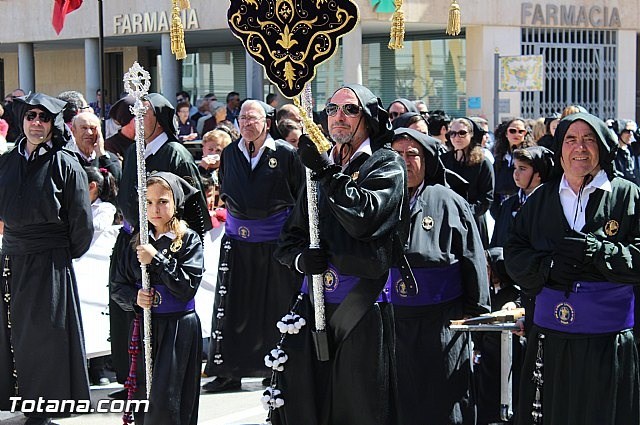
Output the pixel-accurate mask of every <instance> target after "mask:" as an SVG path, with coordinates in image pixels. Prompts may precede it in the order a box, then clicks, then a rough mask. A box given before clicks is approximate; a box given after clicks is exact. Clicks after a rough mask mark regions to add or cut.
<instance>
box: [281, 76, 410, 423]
mask: <svg viewBox="0 0 640 425" xmlns="http://www.w3.org/2000/svg"><path fill="white" fill-rule="evenodd" d="M325 112H326V113H327V116H328V128H329V133H330V135H331V138H332V139H333V140H334V141H335V142H336V146H335V147H334V148H333V150H332V151H331V153H330V154H329V155H327V154H319V153H318V150H317V148H316V147H315V145H314V144H313V142H311V140H310V139H309V138H308V137H307V136H306V135H303V136H301V137H300V141H299V148H298V152H299V154H300V157H301V159H302V162H303V163H304V165H305V166H306V167H307V168H309V169H311V170H312V172H313V179H315V180H317V181H318V183H319V188H318V192H319V201H318V203H319V216H320V217H319V231H320V246H321V248H319V249H310V248H308V247H309V230H308V227H309V224H308V216H307V200H306V196H303V197H301V198H300V199H299V200H298V203H297V204H296V207H295V209H294V211H293V212H292V216H291V217H290V218H289V220H288V221H287V223H286V224H285V227H284V229H283V232H282V234H281V236H280V241H279V246H278V249H277V251H276V258H278V260H280V262H282V264H285V265H286V266H288V267H289V268H291V269H292V270H295V271H297V272H298V273H300V274H301V275H302V274H304V275H306V276H307V279H309V276H310V275H322V277H323V281H324V283H325V306H326V317H327V333H328V334H329V335H328V339H329V340H330V341H331V343H330V347H329V348H328V351H329V360H328V361H320V360H318V358H317V357H316V353H315V349H314V345H313V344H314V343H313V339H312V333H311V332H310V330H311V329H312V328H313V326H314V325H313V317H314V314H313V308H312V306H311V301H310V299H309V296H308V295H306V294H308V293H309V288H308V284H307V283H306V281H305V283H303V286H302V292H303V293H304V294H305V295H303V297H302V299H301V301H300V303H299V307H298V309H297V314H299V315H300V316H302V317H304V318H305V319H306V321H307V323H308V325H307V326H305V327H303V328H302V329H301V330H300V333H299V334H295V335H289V336H288V337H287V340H286V341H285V345H284V347H285V351H286V353H287V355H288V359H289V360H288V361H287V363H286V365H285V367H284V371H283V372H282V373H278V375H277V377H276V382H277V383H278V385H277V387H278V389H280V390H282V391H283V394H284V398H285V404H284V406H283V407H282V408H280V409H276V410H275V411H273V414H272V418H271V420H272V422H273V423H274V424H276V425H299V424H305V425H318V424H321V423H322V424H324V423H331V424H338V423H340V424H350V425H365V424H366V425H383V424H388V423H390V422H389V421H390V419H391V418H390V417H389V416H390V415H389V412H390V411H391V410H392V408H391V399H392V397H391V388H390V381H391V370H392V367H391V366H390V365H391V364H392V362H393V360H394V359H393V358H392V357H391V356H390V353H392V352H393V347H392V344H393V319H392V314H391V306H390V305H389V304H388V302H387V301H388V299H387V298H386V297H385V296H384V295H385V294H384V293H382V289H383V287H384V285H385V283H386V280H387V276H388V274H389V268H390V267H391V262H392V258H393V257H394V254H401V253H400V252H399V251H401V250H402V247H401V245H402V242H401V241H402V240H404V239H403V238H404V236H401V235H405V236H406V233H405V232H406V231H408V224H407V225H405V221H400V218H401V217H404V218H408V213H409V211H408V196H407V188H406V170H405V167H404V164H403V162H402V158H400V157H399V156H398V155H397V154H396V153H395V152H393V151H392V150H391V147H390V145H389V143H390V142H391V138H392V137H393V132H392V131H391V130H390V125H389V115H388V113H387V111H385V110H384V109H383V107H382V103H381V101H380V99H379V98H378V97H377V96H375V95H374V94H373V93H372V92H371V91H370V90H369V89H367V88H366V87H363V86H361V85H358V84H350V85H347V86H345V87H342V88H340V89H339V90H337V91H336V92H335V93H334V94H333V96H332V97H331V99H330V100H329V103H327V105H326V108H325ZM399 234H401V235H399ZM396 242H397V243H396ZM398 256H400V255H398ZM283 313H286V311H283ZM345 371H348V373H344V372H345Z"/></svg>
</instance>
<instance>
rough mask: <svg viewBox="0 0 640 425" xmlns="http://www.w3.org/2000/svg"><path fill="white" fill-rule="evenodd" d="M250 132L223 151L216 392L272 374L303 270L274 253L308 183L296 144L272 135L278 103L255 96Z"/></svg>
mask: <svg viewBox="0 0 640 425" xmlns="http://www.w3.org/2000/svg"><path fill="white" fill-rule="evenodd" d="M238 122H239V124H240V134H241V136H242V138H241V139H240V140H239V141H237V142H233V143H231V144H230V145H229V146H227V147H226V148H225V149H224V150H223V151H222V158H221V160H220V168H219V170H218V178H219V180H220V199H221V200H222V202H224V204H225V205H226V208H227V222H226V226H225V235H224V237H223V240H222V242H221V250H220V272H219V274H218V286H217V288H218V293H217V294H216V299H215V302H214V308H213V312H214V313H213V323H212V327H211V329H212V330H213V332H212V336H211V339H212V341H211V344H210V346H209V347H210V348H209V358H208V360H209V362H208V364H207V367H206V369H205V371H206V373H207V375H208V376H217V378H216V379H215V380H214V381H211V382H209V383H207V384H205V385H204V386H203V389H204V390H205V391H208V392H219V391H226V390H234V389H239V388H240V385H241V378H242V377H245V376H247V377H249V376H258V377H263V378H266V377H268V376H270V375H271V374H270V372H269V370H268V369H266V368H265V366H264V361H263V358H264V355H265V354H266V353H268V352H269V350H270V349H271V348H273V346H274V345H275V344H276V343H277V341H278V338H279V332H278V328H277V327H276V323H277V322H278V320H279V319H280V318H281V317H282V315H283V314H284V313H286V311H287V310H288V308H289V305H290V302H291V301H292V299H293V296H294V294H295V292H296V291H297V290H298V289H299V288H300V284H301V281H302V276H300V275H298V274H297V273H295V272H294V271H291V270H289V269H288V268H287V267H285V266H283V265H281V264H280V263H278V262H277V261H276V260H275V258H274V257H273V253H274V251H275V248H276V246H277V245H276V242H277V241H278V237H279V235H280V230H281V228H282V226H283V225H284V222H285V221H286V220H287V218H288V217H289V213H290V212H291V209H292V208H293V206H294V205H295V203H296V200H297V198H298V194H299V193H300V190H301V189H302V187H303V185H304V168H303V166H302V164H301V163H300V160H299V159H298V155H297V153H296V150H295V148H294V147H293V146H291V145H290V144H289V143H287V142H285V141H283V140H274V139H273V138H272V137H271V136H270V135H269V128H270V127H271V125H272V123H273V108H272V107H271V106H269V105H267V104H266V103H264V102H260V101H257V100H248V101H246V102H245V103H244V104H243V105H242V109H241V110H240V115H239V116H238Z"/></svg>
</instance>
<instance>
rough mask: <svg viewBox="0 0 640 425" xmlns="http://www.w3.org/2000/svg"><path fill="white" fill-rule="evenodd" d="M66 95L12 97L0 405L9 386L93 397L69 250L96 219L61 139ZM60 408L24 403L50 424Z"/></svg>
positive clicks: (25, 394) (53, 397)
mask: <svg viewBox="0 0 640 425" xmlns="http://www.w3.org/2000/svg"><path fill="white" fill-rule="evenodd" d="M65 105H66V102H64V101H61V100H58V99H55V98H53V97H50V96H47V95H44V94H42V93H33V94H31V95H29V96H28V97H26V98H19V99H16V100H15V101H14V107H15V108H16V112H17V114H16V117H20V121H19V123H20V127H21V128H20V129H21V133H22V136H21V137H20V138H19V139H18V142H17V145H16V148H15V149H13V150H12V151H11V152H9V153H7V154H5V155H3V156H2V157H0V219H1V220H2V221H3V222H4V236H3V240H2V256H1V259H0V261H1V262H2V266H3V274H2V278H1V280H2V282H1V283H0V293H1V294H2V296H3V297H2V301H1V302H0V410H9V408H10V407H11V403H10V401H9V397H15V396H19V397H21V398H22V399H28V400H36V401H37V400H38V398H39V397H42V398H43V399H44V400H47V405H49V401H50V402H51V403H55V402H58V403H59V402H60V400H75V401H78V400H83V401H85V402H86V403H89V381H88V377H87V368H86V364H85V349H84V337H83V334H82V322H81V318H80V301H79V298H78V292H77V289H76V278H75V275H74V272H73V267H72V263H71V260H72V259H73V258H79V257H80V256H82V254H84V253H85V252H86V251H87V249H89V245H90V243H91V239H92V237H93V224H92V215H91V207H90V202H89V184H88V182H87V177H86V174H85V172H84V170H83V169H82V167H81V166H80V164H79V163H78V160H77V159H76V158H75V156H74V155H73V152H71V151H67V150H66V149H64V148H63V147H64V146H65V145H66V144H67V142H68V141H69V138H70V133H69V132H68V129H67V128H66V126H65V124H64V121H63V118H62V114H61V112H62V110H63V108H64V107H65ZM14 373H15V375H14ZM16 377H17V380H16V379H15V378H16ZM45 407H46V406H45ZM85 407H88V406H87V405H85ZM56 410H57V411H56V412H48V411H35V412H31V413H27V414H26V415H27V416H28V419H27V422H26V423H27V424H29V425H36V424H38V425H39V424H49V423H50V419H49V418H50V417H51V416H60V415H61V414H62V415H65V414H66V415H68V414H69V413H71V412H72V411H73V409H70V408H69V407H68V406H67V407H66V408H64V409H60V408H59V409H56Z"/></svg>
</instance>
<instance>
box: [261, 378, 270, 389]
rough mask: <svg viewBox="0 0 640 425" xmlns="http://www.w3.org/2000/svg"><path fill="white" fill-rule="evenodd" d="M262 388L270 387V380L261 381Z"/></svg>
mask: <svg viewBox="0 0 640 425" xmlns="http://www.w3.org/2000/svg"><path fill="white" fill-rule="evenodd" d="M262 386H263V387H270V386H271V378H264V379H263V380H262Z"/></svg>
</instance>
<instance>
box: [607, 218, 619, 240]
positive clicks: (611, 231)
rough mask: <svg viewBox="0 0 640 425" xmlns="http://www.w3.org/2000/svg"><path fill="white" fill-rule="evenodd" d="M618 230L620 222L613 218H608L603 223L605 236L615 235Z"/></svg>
mask: <svg viewBox="0 0 640 425" xmlns="http://www.w3.org/2000/svg"><path fill="white" fill-rule="evenodd" d="M618 230H620V224H618V222H617V221H615V220H609V221H607V224H605V225H604V232H605V233H606V234H607V236H615V235H616V234H617V233H618Z"/></svg>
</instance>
